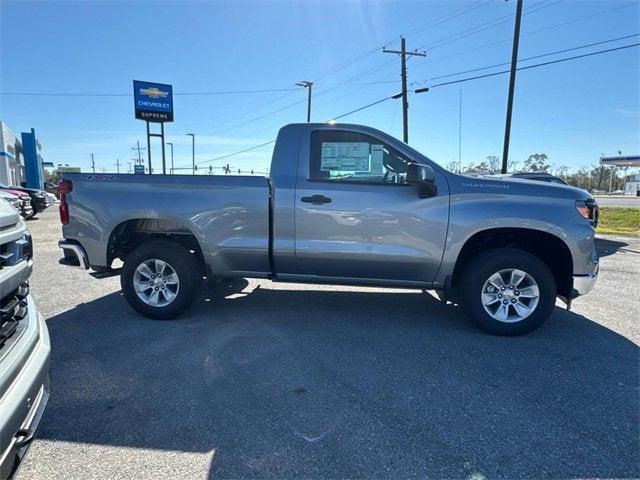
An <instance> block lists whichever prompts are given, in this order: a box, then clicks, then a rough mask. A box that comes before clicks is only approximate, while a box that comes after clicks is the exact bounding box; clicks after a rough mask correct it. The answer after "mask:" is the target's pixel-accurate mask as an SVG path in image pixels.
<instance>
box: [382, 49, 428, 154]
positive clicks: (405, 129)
mask: <svg viewBox="0 0 640 480" xmlns="http://www.w3.org/2000/svg"><path fill="white" fill-rule="evenodd" d="M382 52H383V53H395V54H397V55H400V79H401V80H402V140H403V141H404V143H409V99H408V98H407V57H411V56H416V57H426V56H427V54H426V53H424V52H417V51H414V52H407V48H406V43H405V38H404V37H400V51H398V50H387V49H385V48H383V49H382Z"/></svg>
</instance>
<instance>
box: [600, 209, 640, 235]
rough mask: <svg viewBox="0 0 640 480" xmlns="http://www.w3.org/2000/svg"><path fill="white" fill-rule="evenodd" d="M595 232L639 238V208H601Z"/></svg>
mask: <svg viewBox="0 0 640 480" xmlns="http://www.w3.org/2000/svg"><path fill="white" fill-rule="evenodd" d="M596 232H597V233H606V234H609V235H622V236H625V237H640V208H618V207H601V208H600V221H599V222H598V228H597V229H596Z"/></svg>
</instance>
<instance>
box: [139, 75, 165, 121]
mask: <svg viewBox="0 0 640 480" xmlns="http://www.w3.org/2000/svg"><path fill="white" fill-rule="evenodd" d="M133 101H134V103H135V110H136V118H137V119H139V120H146V121H147V122H158V123H162V122H173V87H172V86H171V85H165V84H163V83H153V82H142V81H140V80H134V81H133Z"/></svg>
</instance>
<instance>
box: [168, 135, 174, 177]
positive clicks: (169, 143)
mask: <svg viewBox="0 0 640 480" xmlns="http://www.w3.org/2000/svg"><path fill="white" fill-rule="evenodd" d="M167 145H169V146H171V174H172V175H173V142H167Z"/></svg>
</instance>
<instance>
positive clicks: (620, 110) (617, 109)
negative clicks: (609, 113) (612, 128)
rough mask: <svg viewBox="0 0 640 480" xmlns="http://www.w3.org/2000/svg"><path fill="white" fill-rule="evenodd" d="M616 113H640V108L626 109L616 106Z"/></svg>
mask: <svg viewBox="0 0 640 480" xmlns="http://www.w3.org/2000/svg"><path fill="white" fill-rule="evenodd" d="M615 112H616V113H619V114H620V115H634V116H635V115H640V110H633V109H626V108H616V109H615Z"/></svg>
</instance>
